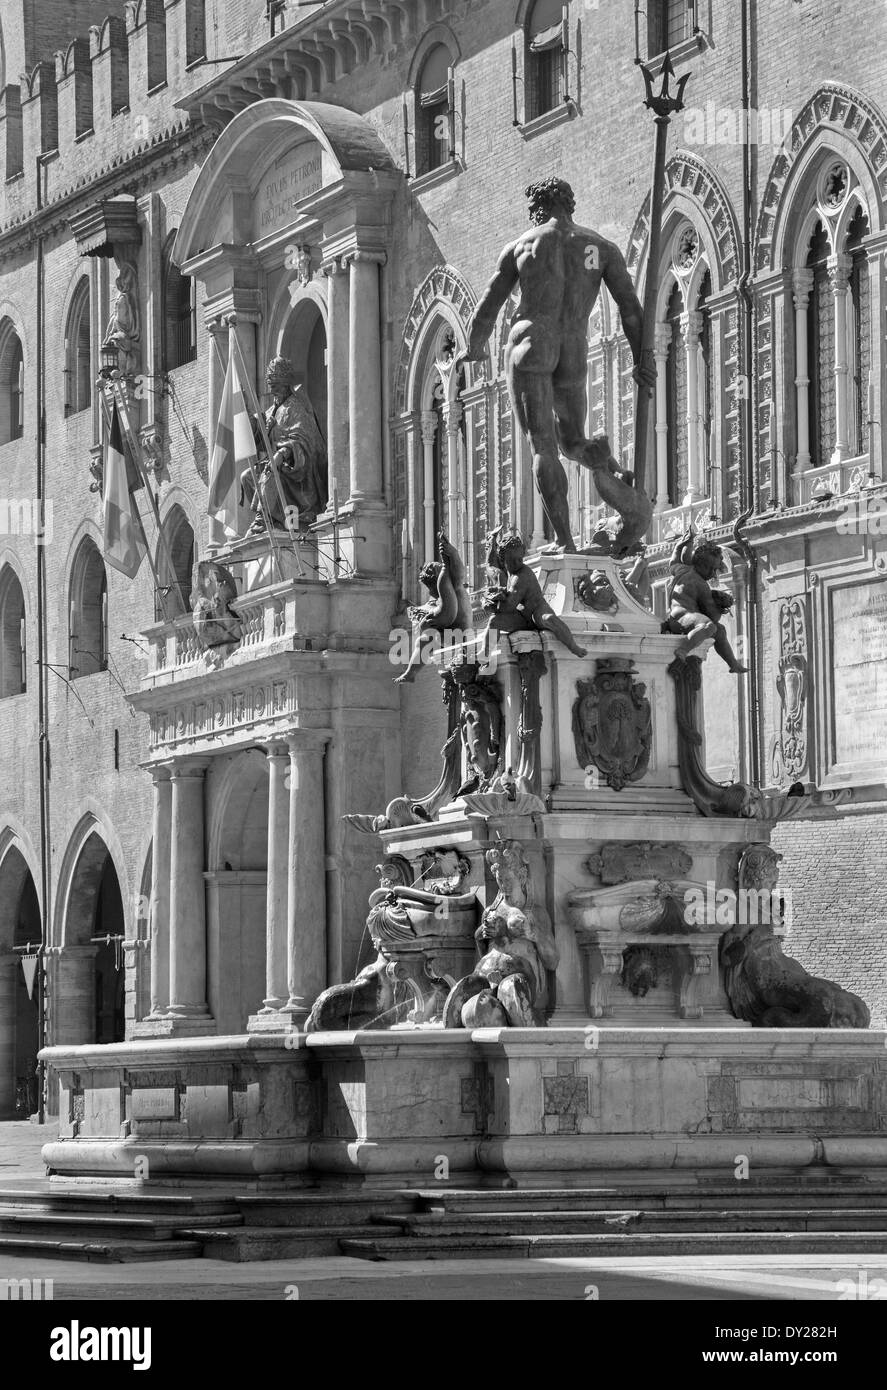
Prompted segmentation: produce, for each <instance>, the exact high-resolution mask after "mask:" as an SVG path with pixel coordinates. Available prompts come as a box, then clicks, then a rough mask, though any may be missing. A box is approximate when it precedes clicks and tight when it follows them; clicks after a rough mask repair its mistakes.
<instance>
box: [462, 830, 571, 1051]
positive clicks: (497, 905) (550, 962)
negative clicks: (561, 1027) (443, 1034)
mask: <svg viewBox="0 0 887 1390" xmlns="http://www.w3.org/2000/svg"><path fill="white" fill-rule="evenodd" d="M486 860H487V863H488V864H489V866H490V869H491V871H492V874H493V878H494V879H495V881H496V885H497V887H498V889H499V891H498V893H497V894H496V897H495V898H494V899H493V902H492V904H491V905H490V906H489V907H488V908H487V910H486V911H485V912H484V914H483V917H482V918H481V924H480V926H479V927H478V929H477V931H476V932H475V938H476V940H477V943H478V946H479V947H480V948H481V950H482V951H483V952H484V954H483V956H482V957H481V959H480V961H479V962H478V964H477V966H476V967H475V969H474V970H473V972H472V973H471V974H470V975H466V976H465V977H464V978H463V979H461V980H459V982H458V983H457V984H456V985H454V986H453V988H452V990H451V991H450V994H449V997H448V998H447V1001H446V1004H445V1006H444V1011H443V1026H444V1027H445V1028H485V1027H505V1026H507V1025H511V1027H513V1028H532V1027H534V1026H536V1025H537V1024H541V1023H543V1022H544V1014H545V1007H546V1004H547V1002H548V983H547V975H546V972H547V971H549V970H554V969H556V968H557V964H558V961H559V959H560V953H559V951H558V948H557V946H556V944H555V940H554V933H553V932H552V929H551V922H550V921H549V917H548V913H547V911H546V910H545V908H544V907H542V906H541V905H537V904H534V902H533V892H532V882H531V878H530V870H529V866H528V865H527V863H526V860H525V859H524V856H523V851H522V849H521V846H520V844H519V842H517V841H515V840H506V841H504V842H503V843H502V844H500V845H496V846H495V847H494V848H493V849H491V850H488V851H487V854H486Z"/></svg>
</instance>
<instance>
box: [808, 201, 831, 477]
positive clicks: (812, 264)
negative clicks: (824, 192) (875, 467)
mask: <svg viewBox="0 0 887 1390" xmlns="http://www.w3.org/2000/svg"><path fill="white" fill-rule="evenodd" d="M828 257H829V240H828V235H827V233H826V230H825V227H824V226H823V224H822V222H817V224H816V227H815V228H814V231H813V235H812V236H811V238H810V244H809V247H808V250H807V269H808V270H811V271H812V272H813V285H812V288H811V291H810V308H809V312H808V315H807V362H808V368H809V373H810V395H809V411H810V461H811V463H812V464H813V466H814V468H817V467H819V466H820V465H821V464H826V463H828V462H829V460H830V458H831V452H832V447H833V445H834V442H835V426H836V413H835V320H834V310H833V302H832V291H831V285H830V283H829V275H828Z"/></svg>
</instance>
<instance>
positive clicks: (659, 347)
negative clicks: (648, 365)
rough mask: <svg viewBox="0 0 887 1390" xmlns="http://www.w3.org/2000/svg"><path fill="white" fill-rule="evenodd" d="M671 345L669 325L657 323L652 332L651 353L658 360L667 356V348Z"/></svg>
mask: <svg viewBox="0 0 887 1390" xmlns="http://www.w3.org/2000/svg"><path fill="white" fill-rule="evenodd" d="M670 343H671V324H670V323H657V324H656V327H655V329H654V331H653V353H654V355H655V356H656V357H658V358H665V357H667V356H668V348H669V344H670Z"/></svg>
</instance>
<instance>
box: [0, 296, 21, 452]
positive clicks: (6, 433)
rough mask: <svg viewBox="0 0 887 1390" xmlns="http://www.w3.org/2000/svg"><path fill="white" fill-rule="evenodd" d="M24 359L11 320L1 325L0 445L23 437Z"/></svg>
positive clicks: (19, 340) (4, 321) (19, 341)
mask: <svg viewBox="0 0 887 1390" xmlns="http://www.w3.org/2000/svg"><path fill="white" fill-rule="evenodd" d="M24 385H25V359H24V354H23V352H22V344H21V339H20V338H19V336H18V334H17V333H16V331H15V329H14V328H13V326H12V324H11V322H10V321H9V319H4V320H3V322H2V323H0V444H9V443H10V442H11V441H12V440H13V439H21V437H22V435H23V433H24Z"/></svg>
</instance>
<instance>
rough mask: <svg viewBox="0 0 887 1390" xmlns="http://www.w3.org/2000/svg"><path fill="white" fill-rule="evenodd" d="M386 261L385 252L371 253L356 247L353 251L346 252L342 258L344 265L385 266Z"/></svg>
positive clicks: (386, 255)
mask: <svg viewBox="0 0 887 1390" xmlns="http://www.w3.org/2000/svg"><path fill="white" fill-rule="evenodd" d="M387 260H388V253H387V252H386V251H372V250H368V249H365V248H364V247H357V248H356V250H354V251H346V252H345V255H344V256H343V257H342V264H343V266H344V265H352V264H353V265H385V263H386V261H387Z"/></svg>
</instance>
